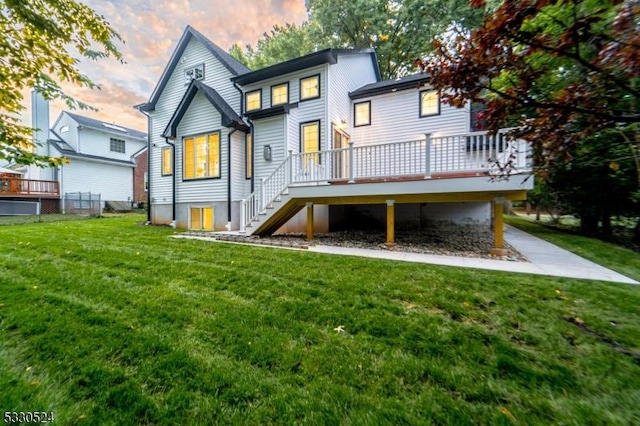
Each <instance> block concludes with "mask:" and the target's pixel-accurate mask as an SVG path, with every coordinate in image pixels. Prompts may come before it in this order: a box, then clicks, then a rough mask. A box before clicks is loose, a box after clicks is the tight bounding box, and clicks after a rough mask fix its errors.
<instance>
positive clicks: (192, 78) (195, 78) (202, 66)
mask: <svg viewBox="0 0 640 426" xmlns="http://www.w3.org/2000/svg"><path fill="white" fill-rule="evenodd" d="M198 68H202V77H200V78H197V77H188V76H187V72H189V71H191V70H196V69H198ZM204 76H205V69H204V62H201V63H199V64H196V65H193V66H190V67H188V68H185V69H184V84H185V85H187V84H189V83H191V80H204Z"/></svg>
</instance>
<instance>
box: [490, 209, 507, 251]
mask: <svg viewBox="0 0 640 426" xmlns="http://www.w3.org/2000/svg"><path fill="white" fill-rule="evenodd" d="M491 207H492V210H493V248H492V249H491V251H490V253H491V254H492V255H494V256H506V255H507V250H506V249H505V248H504V219H503V217H502V216H503V215H504V198H503V197H497V198H496V199H494V200H493V201H492V202H491Z"/></svg>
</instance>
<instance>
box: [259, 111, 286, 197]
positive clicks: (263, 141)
mask: <svg viewBox="0 0 640 426" xmlns="http://www.w3.org/2000/svg"><path fill="white" fill-rule="evenodd" d="M254 130H255V134H254V137H253V143H254V145H255V154H256V155H255V158H254V171H255V173H254V175H255V179H256V187H257V185H259V182H260V179H262V178H266V177H268V176H269V175H270V174H271V173H272V172H273V171H274V170H275V169H276V167H278V166H279V165H280V163H282V161H284V159H285V149H284V148H285V147H284V138H285V123H284V116H283V115H280V116H277V117H271V118H264V119H261V120H256V121H255V122H254ZM265 145H271V153H272V157H271V158H272V159H271V161H266V160H265V159H264V155H263V154H264V147H265Z"/></svg>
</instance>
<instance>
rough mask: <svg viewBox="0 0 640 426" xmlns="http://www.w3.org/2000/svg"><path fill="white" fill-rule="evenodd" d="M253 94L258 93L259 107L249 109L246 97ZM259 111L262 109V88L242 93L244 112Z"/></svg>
mask: <svg viewBox="0 0 640 426" xmlns="http://www.w3.org/2000/svg"><path fill="white" fill-rule="evenodd" d="M253 93H260V106H259V107H258V108H253V109H249V102H247V97H248V96H249V95H251V94H253ZM261 109H262V88H260V89H256V90H251V91H249V92H245V93H244V112H251V111H260V110H261Z"/></svg>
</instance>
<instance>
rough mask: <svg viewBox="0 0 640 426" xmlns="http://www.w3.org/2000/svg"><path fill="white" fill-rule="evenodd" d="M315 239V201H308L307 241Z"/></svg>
mask: <svg viewBox="0 0 640 426" xmlns="http://www.w3.org/2000/svg"><path fill="white" fill-rule="evenodd" d="M311 240H313V203H307V241H311Z"/></svg>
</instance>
